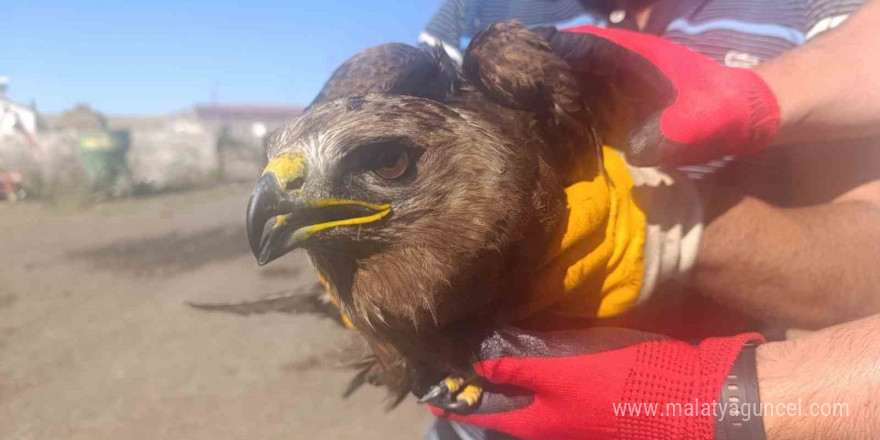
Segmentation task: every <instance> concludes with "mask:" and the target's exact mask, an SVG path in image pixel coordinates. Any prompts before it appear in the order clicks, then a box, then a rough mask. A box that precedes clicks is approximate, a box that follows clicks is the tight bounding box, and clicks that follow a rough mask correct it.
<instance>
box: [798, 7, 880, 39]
mask: <svg viewBox="0 0 880 440" xmlns="http://www.w3.org/2000/svg"><path fill="white" fill-rule="evenodd" d="M864 4H865V0H810V1H808V2H807V20H806V29H804V36H805V39H806V40H807V41H809V40H811V39H813V38H815V37H817V36H819V35H821V34H822V33H824V32H826V31H829V30H831V29H834V28H836V27H837V26H839V25H840V24H841V23H843V22H844V21H845V20H846V19H847V18H848V17H849V16H850V15H852V14H853V13H854V12H856V11H857V10H858V9H859V8H861V7H862V5H864Z"/></svg>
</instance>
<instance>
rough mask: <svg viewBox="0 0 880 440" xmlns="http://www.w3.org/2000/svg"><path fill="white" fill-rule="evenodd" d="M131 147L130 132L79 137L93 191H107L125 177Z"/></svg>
mask: <svg viewBox="0 0 880 440" xmlns="http://www.w3.org/2000/svg"><path fill="white" fill-rule="evenodd" d="M130 145H131V134H130V133H129V132H128V131H121V130H117V131H101V132H89V133H83V134H81V135H80V137H79V151H80V157H81V158H82V162H83V165H84V167H85V172H86V177H87V178H88V180H89V184H90V186H91V188H92V190H93V191H107V190H109V189H111V188H112V187H113V185H114V184H115V183H116V182H117V180H118V179H119V178H120V177H121V176H122V175H124V173H125V171H126V168H127V165H126V161H125V156H126V154H127V153H128V148H129V146H130Z"/></svg>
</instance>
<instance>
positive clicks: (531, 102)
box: [462, 21, 602, 165]
mask: <svg viewBox="0 0 880 440" xmlns="http://www.w3.org/2000/svg"><path fill="white" fill-rule="evenodd" d="M462 73H463V76H464V78H465V80H466V81H467V82H468V83H469V84H471V85H473V86H474V87H476V88H477V89H478V90H479V91H480V92H482V93H483V94H484V95H485V96H486V97H488V98H489V99H491V100H493V101H495V102H497V103H499V104H501V105H503V106H505V107H510V108H514V109H518V110H526V111H530V112H534V113H535V114H536V115H537V116H538V119H539V121H543V122H544V124H545V132H544V136H545V137H547V138H550V139H554V138H555V140H556V142H553V143H554V144H556V145H559V146H561V147H562V148H565V149H567V150H569V151H566V152H565V155H566V156H568V157H566V158H565V161H566V162H569V161H576V162H577V161H581V160H583V159H584V156H587V155H591V156H592V157H591V158H592V159H593V161H595V162H597V163H598V164H599V165H601V163H602V160H601V154H602V150H601V140H600V139H598V133H597V132H596V131H595V125H594V118H593V117H592V115H591V114H590V109H589V108H588V107H587V106H586V104H585V101H584V100H583V99H582V97H581V92H580V89H579V85H578V82H577V81H576V79H575V77H574V76H573V74H572V72H571V68H570V66H569V65H568V63H566V62H565V60H563V59H562V58H560V57H559V56H557V55H556V54H555V53H554V52H553V49H552V48H551V46H550V44H549V42H548V40H547V39H545V38H544V37H542V36H540V35H538V34H536V33H534V32H531V31H530V30H528V29H527V28H526V27H525V26H523V25H522V24H521V23H519V22H516V21H503V22H499V23H495V24H493V25H492V26H489V27H488V28H487V29H486V30H484V31H483V32H481V33H480V34H479V35H477V36H476V37H474V39H473V40H471V43H470V45H469V46H468V50H467V53H466V55H465V58H464V61H463V63H462ZM585 147H586V148H590V147H592V148H593V149H592V150H589V151H590V153H594V154H590V153H588V154H587V155H585V154H584V153H585V151H584V148H585Z"/></svg>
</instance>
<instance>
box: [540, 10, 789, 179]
mask: <svg viewBox="0 0 880 440" xmlns="http://www.w3.org/2000/svg"><path fill="white" fill-rule="evenodd" d="M536 31H537V32H538V33H541V34H543V35H544V36H545V37H546V38H547V39H548V40H549V41H550V44H551V46H552V47H553V50H554V52H556V53H557V54H558V55H560V56H561V57H562V58H564V59H565V60H566V61H567V62H568V63H569V64H570V65H571V67H572V70H573V71H574V73H575V76H576V77H580V78H581V79H582V81H581V89H582V90H586V93H585V94H586V95H587V99H588V101H590V102H589V104H590V106H592V107H597V106H598V107H608V106H613V107H614V108H613V109H610V111H611V112H612V113H615V116H614V118H613V120H610V121H605V122H606V124H607V125H612V127H609V128H610V129H611V130H614V129H617V128H620V127H615V125H616V126H621V125H623V126H626V128H625V129H627V130H628V131H629V132H628V133H624V134H623V136H622V137H623V138H622V139H615V140H612V142H615V141H616V142H617V143H620V142H623V143H624V144H625V145H613V144H612V146H614V147H616V148H620V149H623V150H624V151H626V152H627V158H628V159H629V161H630V162H631V163H633V164H636V165H642V166H653V165H658V164H667V165H683V164H694V163H700V162H705V161H708V160H711V159H717V158H720V157H723V156H726V155H737V156H741V155H747V154H751V153H755V152H758V151H760V150H761V149H763V148H765V147H766V146H767V145H768V144H769V143H770V141H771V140H772V139H773V137H774V136H775V134H776V131H777V129H778V127H779V119H780V114H779V105H778V103H777V101H776V96H775V95H774V94H773V92H772V91H771V90H770V88H769V86H767V84H766V83H765V82H764V81H763V80H762V79H761V78H760V77H759V76H758V75H757V74H755V73H754V72H752V71H751V70H748V69H739V68H732V67H726V66H723V65H721V64H719V63H717V62H715V61H714V60H712V59H710V58H708V57H706V56H703V55H701V54H699V53H697V52H694V51H692V50H690V49H688V48H686V47H684V46H680V45H678V44H675V43H672V42H669V41H666V40H663V39H662V38H659V37H655V36H652V35H646V34H640V33H637V32H630V31H625V30H620V29H603V28H597V27H592V26H581V27H576V28H571V29H566V30H565V31H563V32H556V31H555V30H554V29H552V28H541V29H537V30H536ZM608 89H613V90H611V91H612V92H613V93H615V95H613V96H608V95H607V93H605V94H604V95H603V94H602V92H603V91H604V92H608V91H609V90H608ZM596 91H599V92H598V96H596V95H594V96H593V97H592V98H593V99H590V96H589V95H590V93H591V92H596ZM599 113H602V109H599ZM599 116H602V115H601V114H600V115H599Z"/></svg>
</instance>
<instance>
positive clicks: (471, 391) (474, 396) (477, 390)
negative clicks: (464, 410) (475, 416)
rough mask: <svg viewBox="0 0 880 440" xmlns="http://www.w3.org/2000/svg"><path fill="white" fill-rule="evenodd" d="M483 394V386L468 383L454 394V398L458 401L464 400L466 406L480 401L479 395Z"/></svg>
mask: <svg viewBox="0 0 880 440" xmlns="http://www.w3.org/2000/svg"><path fill="white" fill-rule="evenodd" d="M482 395H483V388H481V387H479V386H477V385H474V384H468V385H466V386H465V387H464V389H463V390H461V392H460V393H458V395H457V396H455V400H457V401H459V402H464V403H466V404H467V406H468V407H472V406H474V405H476V404H477V402H479V401H480V397H482Z"/></svg>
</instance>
